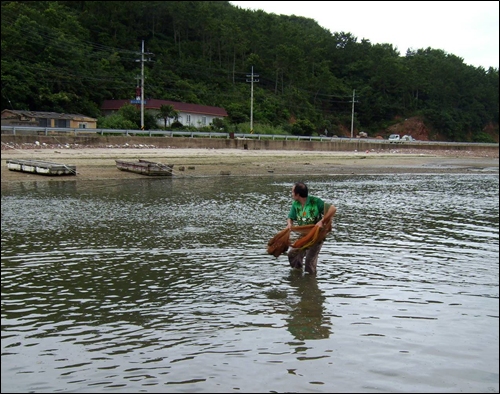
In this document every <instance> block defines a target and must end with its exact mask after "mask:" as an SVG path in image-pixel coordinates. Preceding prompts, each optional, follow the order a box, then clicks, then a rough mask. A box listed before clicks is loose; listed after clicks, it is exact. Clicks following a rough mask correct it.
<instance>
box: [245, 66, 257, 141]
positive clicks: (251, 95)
mask: <svg viewBox="0 0 500 394" xmlns="http://www.w3.org/2000/svg"><path fill="white" fill-rule="evenodd" d="M258 76H259V75H258V74H254V73H253V66H252V74H251V75H248V74H247V77H250V81H249V80H248V79H247V82H250V83H251V88H250V91H251V93H250V134H253V83H254V82H259V80H258V79H254V77H258Z"/></svg>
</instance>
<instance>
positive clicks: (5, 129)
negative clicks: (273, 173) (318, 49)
mask: <svg viewBox="0 0 500 394" xmlns="http://www.w3.org/2000/svg"><path fill="white" fill-rule="evenodd" d="M2 134H11V135H17V134H38V135H50V134H73V135H75V136H77V135H78V134H80V135H88V134H99V135H104V134H120V135H126V136H128V135H135V136H137V135H144V136H149V137H151V136H166V137H189V138H194V137H204V138H207V137H208V138H244V139H257V140H260V139H268V140H275V139H279V140H285V141H288V140H290V141H298V140H303V141H329V140H331V138H332V137H326V136H300V135H285V134H246V133H221V132H208V131H177V130H123V129H80V128H67V127H64V128H58V127H31V126H30V127H28V126H2Z"/></svg>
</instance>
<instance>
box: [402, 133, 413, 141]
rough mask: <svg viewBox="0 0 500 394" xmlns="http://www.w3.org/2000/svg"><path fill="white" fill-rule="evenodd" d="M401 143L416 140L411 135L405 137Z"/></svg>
mask: <svg viewBox="0 0 500 394" xmlns="http://www.w3.org/2000/svg"><path fill="white" fill-rule="evenodd" d="M401 141H410V142H411V141H416V139H415V138H413V137H412V136H411V135H404V136H402V137H401Z"/></svg>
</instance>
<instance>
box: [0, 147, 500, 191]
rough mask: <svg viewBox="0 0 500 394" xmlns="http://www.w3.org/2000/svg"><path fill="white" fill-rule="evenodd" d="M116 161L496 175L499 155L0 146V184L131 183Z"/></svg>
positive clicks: (237, 169) (271, 171) (200, 168)
mask: <svg viewBox="0 0 500 394" xmlns="http://www.w3.org/2000/svg"><path fill="white" fill-rule="evenodd" d="M8 159H25V160H43V161H50V162H55V163H61V164H66V165H74V166H76V176H75V175H59V176H46V175H39V174H32V173H24V172H20V171H12V170H9V169H8V168H7V160H8ZM115 159H121V160H131V161H136V160H137V159H146V160H151V161H155V162H160V163H163V164H173V165H174V167H173V174H174V176H175V177H197V176H200V177H202V176H275V175H307V174H309V175H326V174H331V175H337V174H338V175H342V174H391V173H394V174H400V173H497V174H498V151H496V152H495V151H492V150H485V151H465V150H464V151H457V150H432V151H425V150H404V151H403V150H401V151H399V150H397V149H392V150H384V151H365V152H357V151H353V152H334V151H321V152H320V151H290V150H286V151H282V150H245V149H195V148H189V149H180V148H102V147H96V148H92V147H85V148H64V147H61V148H56V149H54V148H52V147H48V148H44V147H36V148H31V149H17V148H11V147H9V146H8V145H5V144H2V160H1V182H2V183H4V182H18V181H25V180H37V181H43V180H48V181H49V180H50V181H58V180H68V179H71V180H103V179H133V178H137V177H139V178H143V177H144V175H140V174H135V173H131V172H126V171H121V170H119V169H118V168H117V167H116V163H115Z"/></svg>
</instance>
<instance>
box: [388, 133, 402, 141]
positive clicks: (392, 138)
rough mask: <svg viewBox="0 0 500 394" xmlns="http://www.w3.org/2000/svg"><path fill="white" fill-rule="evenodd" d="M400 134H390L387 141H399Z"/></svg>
mask: <svg viewBox="0 0 500 394" xmlns="http://www.w3.org/2000/svg"><path fill="white" fill-rule="evenodd" d="M400 141H401V136H400V135H399V134H391V135H390V136H389V142H400Z"/></svg>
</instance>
